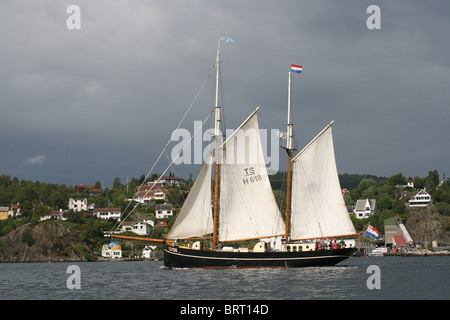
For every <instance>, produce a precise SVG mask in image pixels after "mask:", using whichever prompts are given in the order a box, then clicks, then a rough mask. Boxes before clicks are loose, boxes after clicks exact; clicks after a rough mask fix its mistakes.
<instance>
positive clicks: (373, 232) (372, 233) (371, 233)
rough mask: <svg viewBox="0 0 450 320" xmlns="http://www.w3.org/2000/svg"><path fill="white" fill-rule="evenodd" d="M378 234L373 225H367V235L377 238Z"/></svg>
mask: <svg viewBox="0 0 450 320" xmlns="http://www.w3.org/2000/svg"><path fill="white" fill-rule="evenodd" d="M379 234H380V232H379V231H378V230H377V229H376V228H375V227H372V226H371V225H370V224H369V226H368V227H367V230H366V235H368V236H369V237H371V238H374V239H378V235H379Z"/></svg>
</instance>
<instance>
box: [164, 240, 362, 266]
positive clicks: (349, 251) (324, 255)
mask: <svg viewBox="0 0 450 320" xmlns="http://www.w3.org/2000/svg"><path fill="white" fill-rule="evenodd" d="M356 250H357V249H356V248H342V249H331V250H315V251H299V252H226V251H206V250H194V249H187V248H182V247H178V246H168V245H166V246H165V247H164V266H165V267H167V268H301V267H315V266H334V265H336V264H337V263H339V262H341V261H343V260H345V259H347V258H349V257H350V256H352V255H353V254H354V253H355V251H356Z"/></svg>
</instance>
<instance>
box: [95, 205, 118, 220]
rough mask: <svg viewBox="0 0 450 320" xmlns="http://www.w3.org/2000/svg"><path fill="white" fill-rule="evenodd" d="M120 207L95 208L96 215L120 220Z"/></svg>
mask: <svg viewBox="0 0 450 320" xmlns="http://www.w3.org/2000/svg"><path fill="white" fill-rule="evenodd" d="M120 215H121V210H120V208H95V209H94V216H96V217H97V218H101V219H117V220H118V221H120Z"/></svg>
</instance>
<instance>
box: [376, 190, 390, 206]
mask: <svg viewBox="0 0 450 320" xmlns="http://www.w3.org/2000/svg"><path fill="white" fill-rule="evenodd" d="M377 206H378V209H379V210H390V209H392V200H391V197H390V196H389V195H388V194H387V193H383V194H381V195H380V197H379V198H378V201H377Z"/></svg>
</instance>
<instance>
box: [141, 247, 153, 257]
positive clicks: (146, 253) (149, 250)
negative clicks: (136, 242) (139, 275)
mask: <svg viewBox="0 0 450 320" xmlns="http://www.w3.org/2000/svg"><path fill="white" fill-rule="evenodd" d="M155 249H156V246H145V248H144V249H143V250H142V259H150V258H151V254H152V251H153V250H155Z"/></svg>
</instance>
